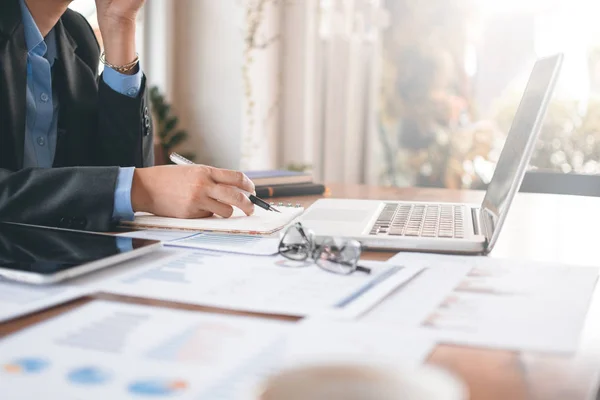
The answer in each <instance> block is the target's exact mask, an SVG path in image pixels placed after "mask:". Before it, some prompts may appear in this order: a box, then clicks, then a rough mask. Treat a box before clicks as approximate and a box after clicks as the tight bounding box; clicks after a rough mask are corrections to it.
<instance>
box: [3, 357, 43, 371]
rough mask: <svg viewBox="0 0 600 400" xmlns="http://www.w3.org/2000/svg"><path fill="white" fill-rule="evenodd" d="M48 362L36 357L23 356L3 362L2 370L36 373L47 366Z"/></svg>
mask: <svg viewBox="0 0 600 400" xmlns="http://www.w3.org/2000/svg"><path fill="white" fill-rule="evenodd" d="M49 366H50V362H49V361H47V360H44V359H43V358H38V357H24V358H18V359H16V360H13V361H11V362H9V363H7V364H4V366H3V369H4V371H6V372H8V373H10V374H38V373H40V372H42V371H43V370H45V369H46V368H48V367H49Z"/></svg>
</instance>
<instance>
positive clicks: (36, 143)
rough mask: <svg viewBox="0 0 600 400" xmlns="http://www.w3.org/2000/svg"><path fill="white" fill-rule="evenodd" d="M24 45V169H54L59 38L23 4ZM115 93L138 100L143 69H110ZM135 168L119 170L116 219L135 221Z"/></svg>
mask: <svg viewBox="0 0 600 400" xmlns="http://www.w3.org/2000/svg"><path fill="white" fill-rule="evenodd" d="M20 5H21V14H22V16H23V27H24V29H25V42H26V44H27V95H26V99H27V103H26V120H25V146H24V157H23V167H24V168H52V165H53V164H54V154H55V152H56V136H57V128H58V111H59V103H58V97H57V95H56V93H54V92H53V90H52V66H53V65H54V62H55V61H56V59H57V44H56V34H55V32H54V29H52V30H51V31H50V32H49V33H48V35H47V36H46V38H45V40H44V38H43V37H42V34H41V32H40V30H39V29H38V27H37V25H36V23H35V21H34V19H33V17H32V15H31V13H30V12H29V9H28V8H27V5H26V4H25V1H24V0H20ZM102 79H103V80H104V82H105V83H106V84H107V85H108V86H109V87H110V88H111V89H112V90H114V91H116V92H118V93H120V94H123V95H125V96H129V97H136V96H137V95H138V94H139V92H140V88H141V86H142V71H141V69H140V70H139V71H138V72H137V73H136V74H135V75H124V74H121V73H119V72H117V71H115V70H113V69H111V68H106V69H105V70H104V73H103V74H102ZM133 170H134V168H133V167H129V168H119V174H118V176H117V186H116V189H115V197H114V199H115V202H114V209H113V218H115V219H128V220H132V219H133V209H132V207H131V183H132V181H133Z"/></svg>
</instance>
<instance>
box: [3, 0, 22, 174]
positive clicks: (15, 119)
mask: <svg viewBox="0 0 600 400" xmlns="http://www.w3.org/2000/svg"><path fill="white" fill-rule="evenodd" d="M2 8H3V10H2V13H0V61H1V62H0V167H5V168H8V169H14V170H16V169H20V168H22V166H23V151H24V141H25V112H26V111H25V110H26V108H27V105H26V91H27V44H26V43H25V31H24V29H23V24H22V22H21V10H20V9H19V2H18V1H16V0H8V1H3V4H2Z"/></svg>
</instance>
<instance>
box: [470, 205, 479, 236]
mask: <svg viewBox="0 0 600 400" xmlns="http://www.w3.org/2000/svg"><path fill="white" fill-rule="evenodd" d="M478 210H479V209H478V208H474V207H472V208H471V221H472V222H473V232H474V233H475V235H479V234H480V229H479V215H478V214H477V211H478Z"/></svg>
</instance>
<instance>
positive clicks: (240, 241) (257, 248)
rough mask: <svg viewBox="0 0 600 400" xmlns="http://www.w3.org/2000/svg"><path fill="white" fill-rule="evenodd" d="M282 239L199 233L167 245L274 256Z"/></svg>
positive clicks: (276, 237)
mask: <svg viewBox="0 0 600 400" xmlns="http://www.w3.org/2000/svg"><path fill="white" fill-rule="evenodd" d="M279 242H280V239H279V237H278V236H275V237H262V236H255V235H254V236H253V235H225V234H219V233H199V234H196V235H193V236H188V237H185V238H183V239H177V240H173V241H170V242H169V243H167V245H168V246H174V247H184V248H190V249H204V250H215V251H224V252H228V253H239V254H249V255H256V256H272V255H275V254H277V253H278V248H279Z"/></svg>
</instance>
